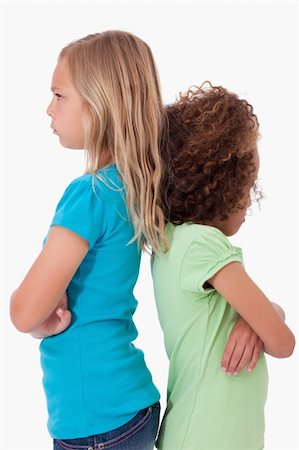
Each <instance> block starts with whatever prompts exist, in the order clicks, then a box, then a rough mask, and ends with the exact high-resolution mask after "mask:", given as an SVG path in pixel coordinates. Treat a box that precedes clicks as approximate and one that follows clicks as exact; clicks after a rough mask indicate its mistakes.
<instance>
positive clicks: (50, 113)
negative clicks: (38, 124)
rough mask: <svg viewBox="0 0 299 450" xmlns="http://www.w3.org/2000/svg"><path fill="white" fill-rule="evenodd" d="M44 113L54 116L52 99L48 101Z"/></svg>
mask: <svg viewBox="0 0 299 450" xmlns="http://www.w3.org/2000/svg"><path fill="white" fill-rule="evenodd" d="M46 113H47V114H48V116H50V117H52V118H53V117H54V109H53V100H51V102H50V103H49V106H48V107H47V110H46Z"/></svg>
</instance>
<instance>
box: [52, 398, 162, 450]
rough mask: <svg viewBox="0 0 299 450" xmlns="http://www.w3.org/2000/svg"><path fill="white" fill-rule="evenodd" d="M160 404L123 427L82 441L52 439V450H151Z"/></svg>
mask: <svg viewBox="0 0 299 450" xmlns="http://www.w3.org/2000/svg"><path fill="white" fill-rule="evenodd" d="M159 417H160V403H159V402H158V403H155V404H154V405H152V406H150V407H148V408H146V409H142V410H141V411H139V413H138V414H137V415H136V416H135V417H133V419H131V420H130V421H129V422H128V423H126V424H125V425H123V426H121V427H119V428H116V429H115V430H112V431H108V432H107V433H103V434H98V435H96V436H89V437H86V438H82V439H65V440H60V439H54V447H53V448H54V450H103V449H109V450H114V449H115V450H153V448H154V445H155V439H156V436H157V432H158V426H159Z"/></svg>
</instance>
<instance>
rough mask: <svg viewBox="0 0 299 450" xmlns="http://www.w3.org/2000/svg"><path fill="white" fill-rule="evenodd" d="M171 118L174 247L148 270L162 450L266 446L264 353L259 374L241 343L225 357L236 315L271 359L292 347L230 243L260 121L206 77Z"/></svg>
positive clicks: (167, 199) (166, 187) (167, 200)
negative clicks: (163, 363) (156, 330)
mask: <svg viewBox="0 0 299 450" xmlns="http://www.w3.org/2000/svg"><path fill="white" fill-rule="evenodd" d="M167 116H168V123H169V145H168V147H164V148H163V158H164V160H165V162H166V163H167V165H168V171H166V172H165V176H164V177H163V183H162V194H163V209H164V212H165V216H166V217H167V221H168V224H167V225H166V228H165V232H166V236H167V237H168V241H169V250H168V251H167V252H165V253H162V252H160V253H159V254H156V255H155V256H154V259H153V266H152V268H153V279H154V288H155V296H156V302H157V307H158V312H159V319H160V322H161V326H162V328H163V332H164V340H165V346H166V351H167V354H168V357H169V360H170V366H169V378H168V389H167V409H166V412H165V415H164V419H163V423H162V426H161V430H160V432H159V439H158V444H157V448H158V449H161V450H174V449H176V450H261V449H262V448H263V447H264V405H265V401H266V397H267V383H268V374H267V367H266V361H265V357H264V354H263V353H262V354H261V356H260V358H259V359H258V361H257V364H256V367H255V369H254V370H253V371H252V370H251V369H252V366H251V364H249V366H248V368H247V370H246V368H245V367H246V365H247V364H246V365H245V366H244V360H243V357H244V355H245V351H246V349H245V348H244V352H243V351H242V347H240V346H239V348H241V352H239V351H237V347H236V346H234V345H233V346H232V347H231V352H232V353H231V354H232V355H233V358H232V359H231V362H229V363H227V362H226V363H225V362H224V360H223V358H222V354H223V351H224V349H225V347H226V345H227V344H226V343H227V339H228V336H229V335H230V333H231V330H232V329H233V327H234V326H235V324H236V323H237V322H238V320H240V317H241V318H242V319H241V320H245V321H246V322H247V323H248V324H249V326H251V328H252V329H253V331H254V332H255V333H256V334H257V336H259V338H260V339H261V341H262V342H263V345H264V350H265V352H267V353H269V354H270V355H272V356H274V357H277V358H285V357H288V356H290V355H291V354H292V351H293V348H294V343H295V342H294V336H293V334H292V332H291V331H290V329H289V328H288V327H287V325H286V324H285V322H284V313H283V311H282V310H281V308H280V307H279V306H278V305H275V304H273V303H271V302H270V301H269V300H268V299H267V297H266V296H265V294H264V293H263V292H262V291H261V290H260V289H259V287H258V286H257V285H256V284H255V283H254V282H253V281H252V280H251V278H250V277H249V275H248V274H247V273H246V271H245V269H244V265H243V256H242V251H241V249H240V248H238V247H235V246H233V245H232V244H231V243H230V241H229V239H228V237H229V236H232V235H234V234H235V233H237V231H238V230H239V228H240V227H241V226H242V224H243V223H244V221H245V217H246V211H247V209H248V208H249V207H250V205H251V201H252V199H256V200H258V199H259V198H260V196H261V192H260V190H259V188H258V186H257V184H256V178H257V174H258V169H259V156H258V151H257V141H258V136H259V124H258V120H257V117H256V115H255V114H254V112H253V109H252V106H251V105H250V104H248V102H247V101H245V100H241V99H239V98H238V96H237V95H235V94H233V93H231V92H229V91H227V90H226V89H224V88H223V87H221V86H218V87H213V86H210V85H209V84H208V83H207V84H206V85H204V86H202V87H201V88H196V87H194V88H191V89H189V90H188V92H187V93H186V94H182V95H181V96H180V98H179V99H178V101H177V103H175V104H173V105H170V106H169V107H168V108H167ZM253 245H254V243H253ZM230 340H231V339H230ZM231 343H232V341H231ZM233 359H234V361H232V360H233ZM249 359H250V357H249ZM242 360H243V362H242V363H241V366H242V367H243V370H240V366H239V362H238V361H242ZM221 368H222V370H221Z"/></svg>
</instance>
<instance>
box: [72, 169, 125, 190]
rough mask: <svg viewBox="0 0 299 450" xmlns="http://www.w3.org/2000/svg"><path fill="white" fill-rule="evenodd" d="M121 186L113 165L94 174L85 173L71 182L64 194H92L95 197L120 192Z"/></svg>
mask: <svg viewBox="0 0 299 450" xmlns="http://www.w3.org/2000/svg"><path fill="white" fill-rule="evenodd" d="M122 189H123V184H122V181H121V178H120V175H119V172H118V170H117V168H116V166H115V165H114V164H111V165H109V166H106V167H104V168H102V169H100V170H98V171H97V172H96V173H95V174H93V173H85V174H83V175H81V176H79V177H77V178H75V179H74V180H72V181H71V182H70V183H69V185H68V186H67V187H66V189H65V192H64V194H70V193H76V192H77V193H84V192H85V193H88V192H89V193H90V194H91V193H93V194H95V195H96V196H98V195H100V196H101V195H104V196H105V194H106V195H107V194H110V193H111V192H113V191H121V190H122Z"/></svg>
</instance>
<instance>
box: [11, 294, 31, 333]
mask: <svg viewBox="0 0 299 450" xmlns="http://www.w3.org/2000/svg"><path fill="white" fill-rule="evenodd" d="M19 300H21V299H19V298H18V295H17V293H16V292H14V293H13V295H12V297H11V303H10V319H11V321H12V323H13V325H14V327H15V328H16V329H17V330H18V331H20V332H21V333H31V332H32V331H33V330H34V329H35V327H36V326H35V324H34V323H33V321H32V315H31V314H30V313H29V312H28V311H26V310H25V309H24V307H22V305H23V304H24V302H22V301H19Z"/></svg>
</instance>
